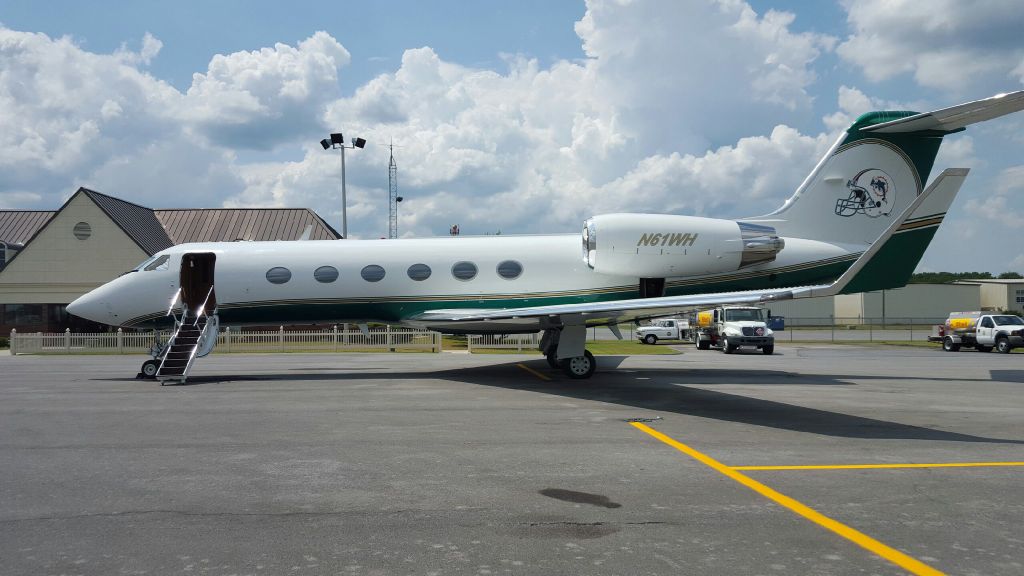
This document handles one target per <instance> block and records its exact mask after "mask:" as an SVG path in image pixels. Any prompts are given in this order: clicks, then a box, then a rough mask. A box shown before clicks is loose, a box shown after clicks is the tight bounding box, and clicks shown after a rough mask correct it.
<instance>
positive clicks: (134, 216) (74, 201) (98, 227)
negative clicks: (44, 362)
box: [0, 188, 339, 334]
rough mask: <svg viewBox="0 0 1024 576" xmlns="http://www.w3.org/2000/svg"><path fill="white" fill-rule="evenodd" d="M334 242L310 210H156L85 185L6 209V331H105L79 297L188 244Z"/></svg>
mask: <svg viewBox="0 0 1024 576" xmlns="http://www.w3.org/2000/svg"><path fill="white" fill-rule="evenodd" d="M303 237H306V238H309V239H310V240H336V239H338V238H339V235H338V233H337V232H336V231H335V230H334V229H333V228H331V226H330V225H328V224H327V223H326V222H325V221H324V220H323V219H322V218H320V216H318V215H317V214H316V213H315V212H313V211H312V210H308V209H305V208H259V209H251V208H237V209H236V208H204V209H175V210H153V209H150V208H146V207H144V206H139V205H138V204H133V203H131V202H127V201H125V200H121V199H119V198H114V197H113V196H107V195H106V194H101V193H99V192H96V191H94V190H89V189H87V188H79V189H78V191H77V192H75V194H73V195H72V196H71V198H69V199H68V201H67V202H65V203H64V205H63V206H61V207H60V209H58V210H56V211H33V210H0V334H6V333H9V332H10V331H11V329H17V330H18V331H19V332H59V331H63V330H64V329H65V328H71V329H72V330H73V331H94V330H105V327H100V326H98V325H95V324H92V323H91V322H87V321H85V320H82V319H80V318H77V317H74V316H71V315H69V314H67V312H66V311H65V308H66V306H67V304H69V303H71V301H73V300H74V299H75V298H78V297H79V296H81V295H82V294H85V293H86V292H88V291H90V290H92V289H93V288H96V287H97V286H100V285H101V284H103V283H105V282H107V281H109V280H111V279H113V278H116V277H117V276H119V275H120V274H122V273H123V272H125V271H126V270H131V269H132V268H134V267H135V266H137V265H138V264H139V262H142V261H143V260H145V259H147V258H149V257H150V256H152V255H153V254H155V253H157V252H159V251H160V250H163V249H165V248H168V247H170V246H174V245H176V244H183V243H186V242H229V241H236V240H237V241H266V240H298V239H300V238H303Z"/></svg>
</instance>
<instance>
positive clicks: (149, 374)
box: [142, 360, 160, 380]
mask: <svg viewBox="0 0 1024 576" xmlns="http://www.w3.org/2000/svg"><path fill="white" fill-rule="evenodd" d="M159 369H160V363H159V362H157V361H156V360H146V361H145V362H143V363H142V377H143V378H145V379H146V380H153V379H155V378H156V371H157V370H159Z"/></svg>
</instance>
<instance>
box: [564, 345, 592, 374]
mask: <svg viewBox="0 0 1024 576" xmlns="http://www.w3.org/2000/svg"><path fill="white" fill-rule="evenodd" d="M596 369H597V361H596V360H594V355H593V354H591V353H590V350H584V351H583V356H575V357H573V358H566V359H565V360H563V361H562V372H565V375H566V376H568V377H569V378H572V379H573V380H583V379H586V378H590V377H591V376H593V375H594V370H596Z"/></svg>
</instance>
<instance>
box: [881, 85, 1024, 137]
mask: <svg viewBox="0 0 1024 576" xmlns="http://www.w3.org/2000/svg"><path fill="white" fill-rule="evenodd" d="M1019 110H1024V90H1020V91H1017V92H1010V93H1009V94H997V95H996V96H993V97H991V98H985V99H984V100H976V101H974V102H967V103H966V104H958V105H956V106H951V107H949V108H943V109H942V110H936V111H934V112H925V113H924V114H915V115H913V116H907V117H906V118H900V119H899V120H892V121H890V122H882V123H881V124H875V125H874V126H868V127H866V128H861V131H863V132H883V133H894V132H923V131H927V130H939V131H942V132H953V131H956V130H960V129H962V128H964V127H965V126H967V125H969V124H974V123H976V122H983V121H985V120H991V119H993V118H998V117H1000V116H1004V115H1006V114H1010V113H1013V112H1017V111H1019Z"/></svg>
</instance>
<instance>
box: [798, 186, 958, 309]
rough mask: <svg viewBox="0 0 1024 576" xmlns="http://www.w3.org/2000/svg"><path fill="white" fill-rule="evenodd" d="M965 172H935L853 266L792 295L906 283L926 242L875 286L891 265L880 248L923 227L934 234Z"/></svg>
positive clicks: (809, 294) (800, 295) (829, 292)
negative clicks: (899, 275) (884, 282)
mask: <svg viewBox="0 0 1024 576" xmlns="http://www.w3.org/2000/svg"><path fill="white" fill-rule="evenodd" d="M969 171H970V170H969V169H968V168H947V169H946V170H943V171H942V174H939V176H938V177H937V178H936V179H935V180H934V181H933V182H932V183H931V185H929V186H928V188H926V189H925V190H924V192H922V193H921V195H920V196H918V197H917V198H916V199H915V200H914V201H913V202H912V203H911V204H910V206H908V207H907V209H906V210H904V211H903V214H901V215H900V217H899V218H896V219H895V220H893V222H892V224H890V225H889V227H888V228H886V230H885V232H883V233H882V235H881V236H879V237H878V239H877V240H875V242H874V243H873V244H871V247H870V248H868V249H867V250H865V251H864V253H863V254H861V255H860V258H857V260H856V261H855V262H854V263H853V265H852V266H850V267H849V268H848V269H847V270H846V272H844V273H843V274H842V276H840V277H839V278H837V279H836V281H835V282H833V283H832V284H830V285H828V286H824V287H819V286H814V287H809V288H803V289H795V290H793V296H794V297H817V296H835V295H836V294H849V293H853V292H867V291H870V290H880V289H882V288H893V287H899V286H903V285H904V284H905V283H906V278H909V276H910V274H913V272H914V268H915V267H916V266H917V262H918V261H919V260H920V256H921V254H923V253H924V249H925V248H926V247H927V245H928V244H927V242H925V243H924V245H923V246H920V247H919V248H920V249H919V251H918V253H917V254H916V258H914V257H913V256H914V255H904V256H905V258H902V259H901V261H900V262H897V263H896V264H897V266H898V268H899V270H898V271H897V272H899V273H902V274H904V277H903V278H890V280H892V281H893V282H889V284H894V285H885V286H881V287H879V285H878V281H877V280H876V279H875V278H876V277H877V276H878V275H879V274H891V273H892V270H888V269H887V268H888V267H890V266H891V265H892V262H888V261H886V262H881V260H883V259H885V258H880V257H879V254H882V256H883V257H884V256H885V254H884V253H883V250H886V249H887V247H891V246H892V245H893V237H894V236H899V235H902V234H905V233H907V232H910V231H914V230H920V229H923V228H931V229H932V233H933V234H934V229H935V228H937V227H938V225H939V224H940V223H942V218H943V217H944V216H945V215H946V211H947V210H948V209H949V206H950V204H952V203H953V199H954V198H956V195H957V192H959V191H960V186H962V185H963V183H964V180H965V179H966V178H967V173H968V172H969ZM928 240H929V241H930V240H931V235H929V236H928ZM886 260H889V259H886ZM879 262H881V264H879ZM872 268H874V269H872ZM901 280H902V281H901ZM801 291H805V293H803V294H801V293H800V292H801Z"/></svg>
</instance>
